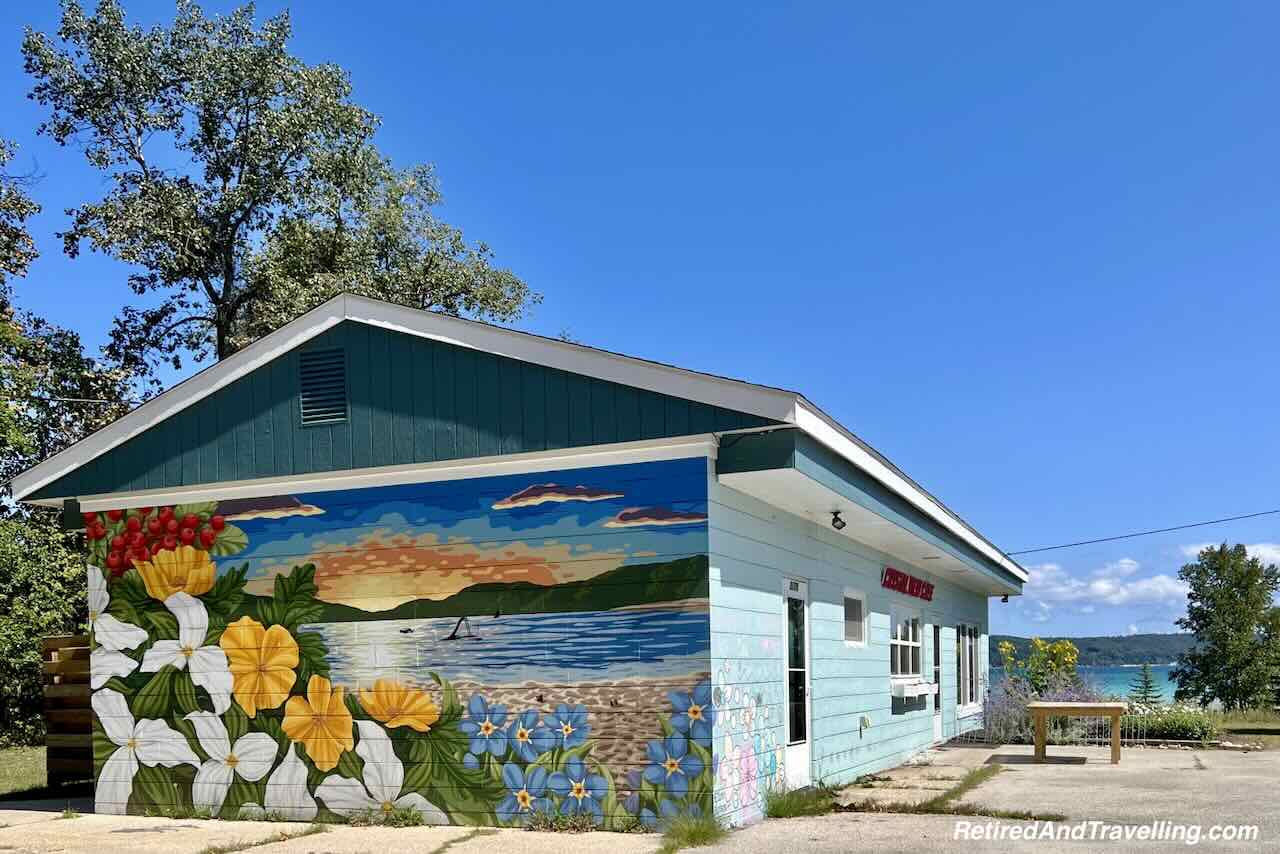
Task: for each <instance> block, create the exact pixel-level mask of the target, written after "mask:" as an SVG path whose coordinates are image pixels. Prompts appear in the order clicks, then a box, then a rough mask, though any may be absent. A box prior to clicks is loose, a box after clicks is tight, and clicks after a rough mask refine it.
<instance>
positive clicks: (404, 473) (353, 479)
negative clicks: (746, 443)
mask: <svg viewBox="0 0 1280 854" xmlns="http://www.w3.org/2000/svg"><path fill="white" fill-rule="evenodd" d="M716 447H717V445H716V439H715V436H714V435H712V434H706V435H699V436H682V437H680V438H678V439H657V440H653V441H643V442H619V443H617V444H614V445H592V446H589V447H586V448H563V449H561V450H557V451H534V452H530V453H525V454H504V455H502V456H494V457H477V458H474V459H466V460H452V461H445V462H439V463H423V464H409V465H400V466H382V467H378V468H362V469H347V470H344V471H336V472H317V473H315V474H303V475H288V476H282V477H263V478H256V479H253V480H236V481H223V482H220V483H207V484H198V485H195V486H182V487H170V488H166V489H142V490H137V491H134V492H113V493H109V494H106V495H86V496H82V497H81V499H80V509H81V510H82V511H84V512H86V513H92V512H99V511H102V510H115V509H120V508H129V507H155V506H157V505H162V504H184V503H189V502H196V501H226V500H230V499H233V498H267V497H271V496H275V495H298V494H301V493H307V492H331V491H333V490H338V489H368V488H370V487H377V486H399V485H404V484H411V483H434V482H439V481H449V480H464V479H467V478H476V477H493V476H496V475H504V474H536V473H538V472H546V471H556V470H559V469H580V468H596V467H599V466H612V465H622V464H626V463H643V462H653V461H656V460H680V459H687V458H690V457H707V458H709V459H712V460H714V459H715V456H716ZM39 503H45V504H51V505H53V506H57V505H58V504H60V502H58V501H46V502H39Z"/></svg>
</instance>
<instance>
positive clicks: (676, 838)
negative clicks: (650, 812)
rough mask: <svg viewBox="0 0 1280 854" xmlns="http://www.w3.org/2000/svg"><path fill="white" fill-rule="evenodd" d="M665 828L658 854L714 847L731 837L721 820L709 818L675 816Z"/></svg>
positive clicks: (667, 822)
mask: <svg viewBox="0 0 1280 854" xmlns="http://www.w3.org/2000/svg"><path fill="white" fill-rule="evenodd" d="M665 827H666V830H665V832H664V833H663V834H662V846H661V847H660V848H658V854H673V852H676V851H679V850H680V849H681V848H699V847H701V846H703V845H713V844H715V843H716V842H719V841H720V840H721V839H724V838H725V837H726V836H728V835H729V831H727V830H725V828H724V825H722V824H720V822H719V820H717V819H715V818H713V817H708V816H702V817H699V818H694V817H693V816H687V815H681V816H675V817H674V818H671V819H668V820H667V821H666V823H665Z"/></svg>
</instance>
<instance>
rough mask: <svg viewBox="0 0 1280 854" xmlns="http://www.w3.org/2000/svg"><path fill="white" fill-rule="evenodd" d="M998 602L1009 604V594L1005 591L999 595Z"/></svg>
mask: <svg viewBox="0 0 1280 854" xmlns="http://www.w3.org/2000/svg"><path fill="white" fill-rule="evenodd" d="M1000 604H1002V605H1008V604H1009V594H1008V593H1006V594H1004V595H1003V596H1001V597H1000Z"/></svg>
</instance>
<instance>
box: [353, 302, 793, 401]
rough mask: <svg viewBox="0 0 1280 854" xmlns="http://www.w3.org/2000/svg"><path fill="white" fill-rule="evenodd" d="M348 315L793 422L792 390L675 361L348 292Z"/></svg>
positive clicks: (613, 380)
mask: <svg viewBox="0 0 1280 854" xmlns="http://www.w3.org/2000/svg"><path fill="white" fill-rule="evenodd" d="M346 310H347V317H348V318H350V319H351V320H356V321H359V322H361V323H366V324H368V325H370V326H378V327H381V328H383V329H390V330H393V331H395V332H404V333H407V334H409V335H415V336H417V337H419V338H430V339H431V340H433V341H440V342H442V343H445V344H452V345H454V346H457V347H466V348H468V349H470V350H480V351H482V352H485V353H493V354H495V355H498V356H506V357H508V358H511V359H518V360H519V361H522V362H532V363H534V364H537V365H544V366H546V367H549V368H558V369H560V370H562V371H569V372H570V373H575V374H583V375H585V376H589V377H595V378H597V379H602V380H608V381H610V382H615V383H620V384H622V385H629V386H634V387H635V388H642V389H646V390H648V391H654V392H658V393H660V394H667V395H671V396H672V397H681V398H685V399H687V400H696V401H700V402H702V403H706V404H710V405H712V406H720V407H723V408H725V409H732V410H736V411H738V412H746V413H749V414H751V415H758V416H760V417H762V418H769V419H772V420H774V421H783V422H787V423H792V422H791V418H792V416H793V415H794V413H795V405H796V400H797V399H798V397H799V395H797V394H796V393H795V392H793V391H784V390H782V389H776V388H770V387H768V386H759V385H753V384H751V383H747V382H743V381H741V380H732V379H728V378H725V377H717V376H714V375H712V374H704V373H699V372H697V371H689V370H685V369H684V368H677V367H675V366H673V365H664V364H661V363H659V362H650V361H647V360H645V359H637V358H634V357H631V356H623V355H620V354H618V353H611V352H609V351H608V350H597V349H595V348H593V347H587V346H583V345H581V344H570V343H568V342H565V341H556V340H555V339H552V338H543V337H542V336H539V335H531V334H529V333H525V332H516V331H513V330H510V329H504V328H502V327H500V326H493V325H491V324H488V323H481V322H478V321H474V320H466V319H464V318H460V317H451V316H449V315H445V314H435V313H433V312H427V311H419V310H417V309H412V308H405V307H403V306H399V305H394V304H392V303H387V302H383V301H381V300H374V299H369V298H367V297H361V296H356V295H354V294H349V295H348V296H347V308H346Z"/></svg>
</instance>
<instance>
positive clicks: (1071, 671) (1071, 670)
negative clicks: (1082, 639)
mask: <svg viewBox="0 0 1280 854" xmlns="http://www.w3.org/2000/svg"><path fill="white" fill-rule="evenodd" d="M999 649H1000V658H1001V660H1002V661H1003V662H1004V669H1005V673H1007V674H1009V678H1011V679H1021V680H1023V681H1025V682H1027V683H1028V684H1029V685H1030V686H1031V688H1032V689H1033V690H1034V691H1036V693H1039V694H1043V693H1044V692H1045V691H1048V690H1050V689H1051V688H1052V687H1053V686H1055V685H1062V684H1065V683H1068V682H1074V681H1076V663H1077V662H1078V661H1079V660H1080V651H1079V650H1078V649H1076V645H1075V644H1073V643H1072V642H1071V641H1069V640H1065V639H1064V640H1056V641H1054V642H1053V643H1049V642H1048V641H1045V640H1042V639H1041V638H1032V639H1031V647H1030V649H1029V650H1028V652H1027V660H1026V661H1020V660H1019V659H1018V657H1017V655H1016V653H1015V651H1014V646H1013V643H1012V642H1010V641H1001V642H1000V647H999Z"/></svg>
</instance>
